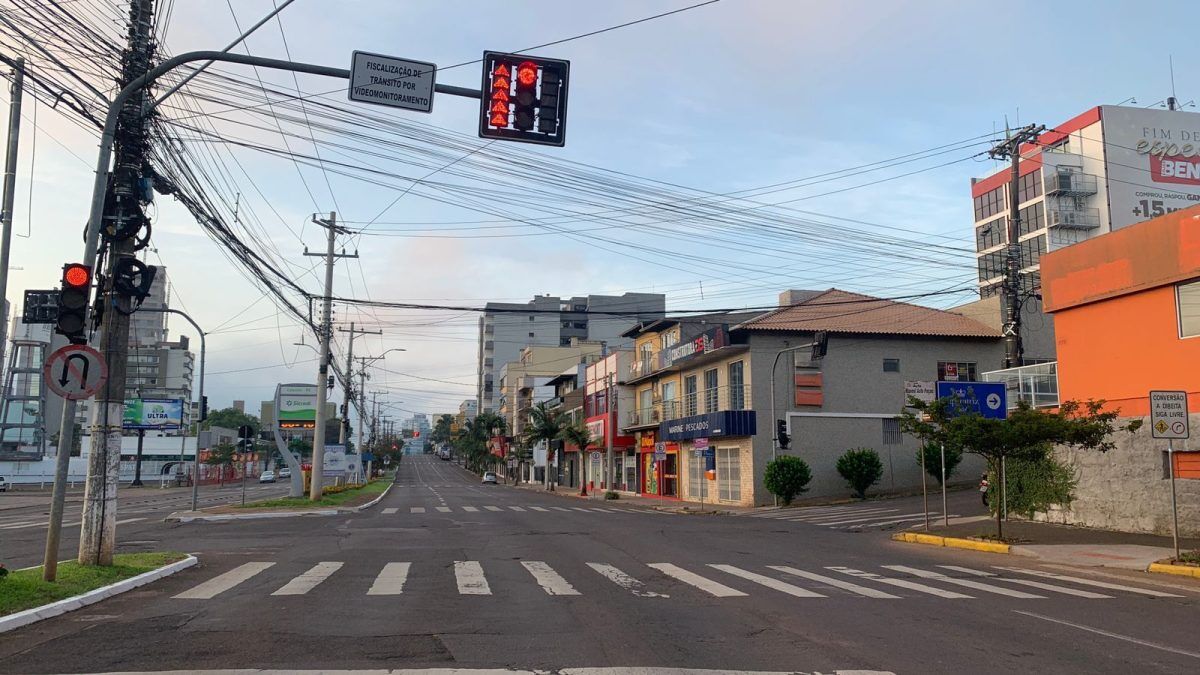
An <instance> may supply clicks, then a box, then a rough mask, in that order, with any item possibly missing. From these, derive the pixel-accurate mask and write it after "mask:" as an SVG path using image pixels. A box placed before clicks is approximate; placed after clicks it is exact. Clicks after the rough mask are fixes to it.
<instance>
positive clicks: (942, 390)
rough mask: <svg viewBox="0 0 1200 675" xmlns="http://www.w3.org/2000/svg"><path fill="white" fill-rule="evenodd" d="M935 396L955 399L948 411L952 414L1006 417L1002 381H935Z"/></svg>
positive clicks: (993, 417) (999, 418) (1006, 408)
mask: <svg viewBox="0 0 1200 675" xmlns="http://www.w3.org/2000/svg"><path fill="white" fill-rule="evenodd" d="M937 397H938V398H939V399H941V398H953V399H956V405H955V406H954V407H953V408H952V409H951V410H949V411H948V412H949V413H950V414H951V416H953V415H971V414H975V415H982V416H983V417H988V418H991V419H997V420H1002V419H1005V418H1007V417H1008V392H1007V391H1006V390H1005V387H1004V383H1003V382H946V381H942V380H939V381H938V383H937Z"/></svg>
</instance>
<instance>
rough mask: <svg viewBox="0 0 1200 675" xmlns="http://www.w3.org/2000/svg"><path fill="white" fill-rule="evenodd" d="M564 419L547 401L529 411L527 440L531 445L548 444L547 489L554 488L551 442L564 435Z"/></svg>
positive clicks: (526, 431) (526, 429)
mask: <svg viewBox="0 0 1200 675" xmlns="http://www.w3.org/2000/svg"><path fill="white" fill-rule="evenodd" d="M564 426H565V424H564V420H563V418H562V416H561V415H559V414H558V413H557V412H556V411H554V410H550V409H549V408H547V407H546V404H545V403H538V404H537V405H535V406H533V410H532V411H530V413H529V424H528V425H527V426H526V427H525V441H526V443H528V444H529V445H531V446H533V445H537V444H538V443H545V444H546V489H548V490H553V489H554V482H553V481H552V480H551V478H550V465H551V464H553V462H552V461H550V457H551V453H552V452H554V450H553V448H552V447H551V444H552V442H553V441H555V440H558V438H559V436H560V435H562V431H563V427H564Z"/></svg>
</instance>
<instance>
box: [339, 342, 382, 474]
mask: <svg viewBox="0 0 1200 675" xmlns="http://www.w3.org/2000/svg"><path fill="white" fill-rule="evenodd" d="M338 332H339V333H349V334H350V346H349V347H347V348H346V381H345V382H343V383H342V396H343V398H342V431H341V433H340V434H339V435H338V439H339V441H340V442H341V443H342V444H343V445H345V443H346V438H347V437H349V436H350V402H351V401H353V400H354V337H355V336H356V335H383V331H381V330H363V329H361V328H358V329H356V328H355V327H354V322H353V321H351V322H350V330H346V329H345V328H339V329H338ZM361 418H362V416H361V415H360V416H359V419H361ZM359 442H360V443H361V442H362V439H361V438H360V439H359ZM354 449H355V452H356V453H361V452H362V451H361V450H359V449H358V446H357V445H356V446H354Z"/></svg>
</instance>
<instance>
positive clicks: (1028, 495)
mask: <svg viewBox="0 0 1200 675" xmlns="http://www.w3.org/2000/svg"><path fill="white" fill-rule="evenodd" d="M1043 452H1044V454H1043V455H1042V456H1041V457H1036V458H1028V459H1011V460H1009V461H1008V462H1007V463H1006V464H1005V466H1004V478H1005V480H1004V483H1005V493H1006V494H1005V501H1006V503H1007V504H1008V511H1009V513H1016V514H1020V515H1022V516H1025V517H1026V518H1032V517H1033V514H1035V513H1038V512H1040V511H1045V510H1046V509H1047V508H1048V507H1049V506H1050V505H1052V504H1070V503H1071V500H1072V499H1074V492H1075V486H1076V485H1077V484H1078V483H1079V481H1078V479H1077V478H1076V477H1075V472H1074V471H1072V470H1071V467H1069V466H1067V465H1065V464H1063V463H1062V462H1060V461H1058V459H1056V458H1055V457H1054V454H1053V452H1052V451H1051V448H1050V447H1049V446H1047V447H1045V448H1043ZM999 488H1000V481H999V480H992V481H989V487H988V490H989V493H990V494H989V495H988V497H989V499H988V504H989V505H990V507H991V508H992V509H995V510H999V509H1000V508H1001V499H1000V495H999Z"/></svg>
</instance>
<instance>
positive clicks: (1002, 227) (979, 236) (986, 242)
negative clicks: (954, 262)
mask: <svg viewBox="0 0 1200 675" xmlns="http://www.w3.org/2000/svg"><path fill="white" fill-rule="evenodd" d="M1006 241H1008V218H1004V217H1000V218H997V219H995V220H989V221H988V222H986V223H984V224H982V225H980V226H979V227H977V228H975V250H976V251H986V250H987V249H989V248H991V247H993V246H996V245H998V244H1003V243H1004V242H1006Z"/></svg>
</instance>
